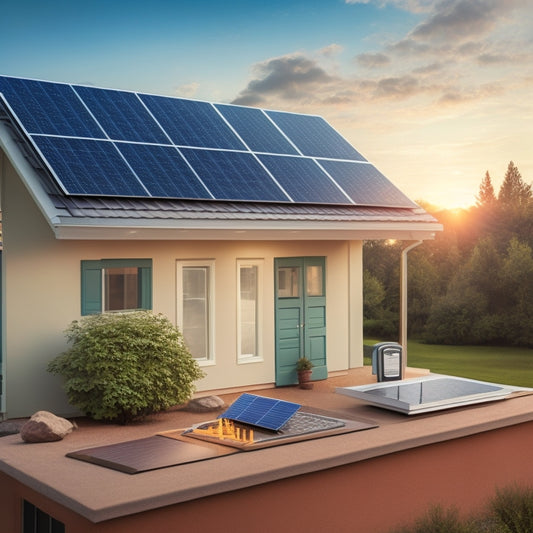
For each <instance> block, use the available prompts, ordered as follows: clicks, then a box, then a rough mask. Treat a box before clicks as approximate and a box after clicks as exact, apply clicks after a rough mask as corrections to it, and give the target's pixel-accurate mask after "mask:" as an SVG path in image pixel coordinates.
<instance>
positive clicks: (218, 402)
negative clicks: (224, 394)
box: [186, 396, 226, 413]
mask: <svg viewBox="0 0 533 533" xmlns="http://www.w3.org/2000/svg"><path fill="white" fill-rule="evenodd" d="M224 407H226V404H225V403H224V400H223V399H222V398H219V397H218V396H203V397H202V398H195V399H194V400H191V401H190V402H189V403H188V404H187V407H186V409H187V411H193V412H195V413H205V412H208V411H220V410H221V409H223V408H224Z"/></svg>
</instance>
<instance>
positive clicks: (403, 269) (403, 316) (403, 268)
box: [400, 241, 422, 375]
mask: <svg viewBox="0 0 533 533" xmlns="http://www.w3.org/2000/svg"><path fill="white" fill-rule="evenodd" d="M421 244H422V241H415V242H411V243H410V244H409V245H408V246H406V247H405V248H404V249H403V250H402V254H401V259H400V344H401V345H402V352H403V357H402V367H403V368H402V375H405V369H406V367H407V254H408V253H409V252H410V251H411V250H412V249H413V248H416V247H417V246H420V245H421Z"/></svg>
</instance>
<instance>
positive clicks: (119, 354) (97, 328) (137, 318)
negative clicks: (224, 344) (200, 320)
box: [48, 311, 204, 424]
mask: <svg viewBox="0 0 533 533" xmlns="http://www.w3.org/2000/svg"><path fill="white" fill-rule="evenodd" d="M65 335H66V337H67V339H68V341H69V342H70V343H72V346H71V347H70V349H69V350H67V351H66V352H65V353H63V354H61V355H59V356H58V357H56V358H55V359H54V360H53V361H51V362H50V363H49V365H48V371H49V372H52V373H54V374H59V375H61V376H62V377H63V378H64V380H65V382H64V387H65V391H66V393H67V397H68V399H69V402H70V403H71V404H72V405H74V406H75V407H77V408H78V409H80V410H81V411H82V412H84V413H85V414H86V415H87V416H89V417H91V418H94V419H96V420H109V421H114V422H119V423H123V424H125V423H127V422H130V421H132V420H134V419H136V418H141V417H143V416H145V415H147V414H150V413H155V412H158V411H162V410H164V409H167V408H169V407H171V406H173V405H179V404H182V403H185V402H186V401H187V400H189V399H190V397H191V396H192V394H193V392H194V390H195V388H194V381H195V380H198V379H200V378H201V377H203V375H204V374H203V372H202V371H201V369H200V368H199V366H198V363H197V362H196V361H195V360H194V359H193V358H192V357H191V355H190V353H189V351H188V349H187V347H186V346H185V344H184V342H183V337H182V335H181V333H180V332H179V330H178V329H177V328H176V327H175V326H173V325H172V323H171V322H170V321H169V320H168V319H167V318H165V317H164V316H163V315H155V314H153V313H151V312H150V311H136V312H131V313H106V314H100V315H92V316H90V317H87V318H84V319H82V320H81V321H77V320H75V321H74V322H72V323H71V324H70V326H69V328H68V329H67V330H66V332H65Z"/></svg>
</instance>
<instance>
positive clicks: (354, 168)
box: [0, 76, 415, 207]
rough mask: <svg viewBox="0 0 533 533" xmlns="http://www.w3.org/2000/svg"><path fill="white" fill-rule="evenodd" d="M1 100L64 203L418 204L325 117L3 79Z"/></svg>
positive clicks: (0, 77) (1, 103) (59, 84)
mask: <svg viewBox="0 0 533 533" xmlns="http://www.w3.org/2000/svg"><path fill="white" fill-rule="evenodd" d="M0 93H1V95H2V96H1V98H0V106H3V107H4V108H5V109H6V111H7V112H8V114H9V116H11V117H12V119H13V121H14V122H15V123H16V124H17V125H18V126H19V127H20V130H21V131H22V133H23V134H24V135H25V136H26V137H27V139H28V141H29V142H30V143H33V147H34V149H35V150H36V151H37V153H38V155H39V156H40V158H41V160H42V163H43V165H44V167H45V168H47V169H48V171H49V174H50V175H51V176H52V177H53V178H54V179H55V180H56V181H57V184H58V185H59V187H60V188H61V189H62V190H63V192H64V193H65V194H66V195H91V196H93V195H96V196H119V197H155V198H183V199H202V200H205V199H208V200H209V199H214V200H232V201H252V202H274V203H277V202H292V203H319V204H345V205H353V204H356V205H372V206H390V207H413V206H415V204H414V203H413V202H411V201H410V200H409V199H408V198H407V197H406V196H405V195H404V194H403V193H401V192H400V191H399V190H398V189H397V188H396V187H394V186H393V185H392V184H391V183H390V182H389V180H387V178H385V176H383V174H381V173H380V172H379V171H378V170H377V169H376V168H375V167H374V166H372V165H370V164H368V162H367V161H366V160H365V158H364V157H363V156H362V155H361V154H360V153H359V152H357V150H355V148H353V147H352V146H351V145H350V144H349V143H348V142H347V141H346V140H345V139H344V138H343V137H342V136H341V135H340V134H339V133H337V132H336V131H335V130H334V129H333V128H332V127H331V126H330V125H329V124H328V123H327V122H326V121H325V120H324V119H323V118H321V117H318V116H310V115H301V114H296V113H286V112H281V111H267V110H261V109H256V108H247V107H243V106H233V105H229V104H211V103H208V102H201V101H196V100H186V99H182V98H171V97H166V96H156V95H149V94H141V93H135V92H128V91H119V90H113V89H100V88H95V87H87V86H81V85H69V84H65V83H53V82H46V81H38V80H27V79H19V78H12V77H4V76H0ZM3 102H5V104H4V103H3Z"/></svg>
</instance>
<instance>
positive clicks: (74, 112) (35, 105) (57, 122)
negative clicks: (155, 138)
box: [0, 76, 105, 139]
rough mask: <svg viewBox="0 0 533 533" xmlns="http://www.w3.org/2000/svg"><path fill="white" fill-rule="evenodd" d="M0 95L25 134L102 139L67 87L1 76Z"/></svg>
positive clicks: (102, 135) (87, 114) (96, 127)
mask: <svg viewBox="0 0 533 533" xmlns="http://www.w3.org/2000/svg"><path fill="white" fill-rule="evenodd" d="M0 92H1V93H3V94H4V96H5V98H6V100H7V102H8V104H9V106H10V107H11V109H12V110H13V112H14V113H15V114H16V115H17V118H18V119H19V120H20V122H21V123H22V125H23V126H24V128H25V129H26V131H27V132H28V133H44V134H48V135H62V136H71V137H93V138H96V139H103V138H104V137H105V135H104V133H103V132H102V130H101V129H100V128H99V127H98V124H97V123H96V122H95V121H94V119H93V118H92V117H91V115H90V114H89V112H88V111H87V109H86V108H85V107H84V105H83V104H82V103H81V101H80V99H79V98H78V97H77V96H76V93H75V92H74V91H73V90H72V88H71V87H70V85H65V84H62V83H51V82H45V81H34V80H24V79H19V78H5V77H1V76H0Z"/></svg>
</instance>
